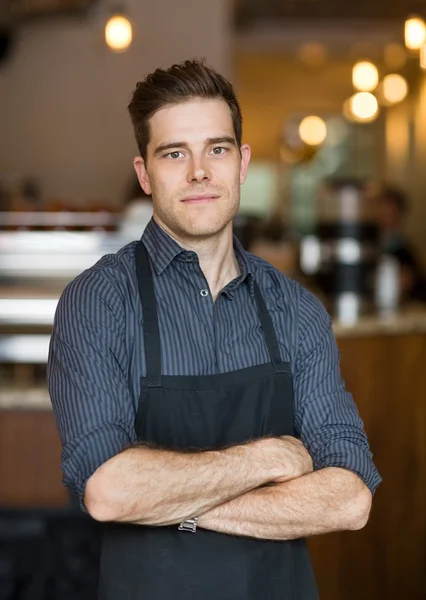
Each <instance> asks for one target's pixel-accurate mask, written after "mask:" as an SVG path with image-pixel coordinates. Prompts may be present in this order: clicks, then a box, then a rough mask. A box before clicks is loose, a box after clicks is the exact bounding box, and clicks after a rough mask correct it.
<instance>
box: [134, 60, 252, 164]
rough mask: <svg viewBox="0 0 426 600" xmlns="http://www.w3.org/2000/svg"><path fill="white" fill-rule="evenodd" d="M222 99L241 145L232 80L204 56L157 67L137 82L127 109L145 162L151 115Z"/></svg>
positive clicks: (240, 120) (238, 116) (239, 121)
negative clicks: (186, 104)
mask: <svg viewBox="0 0 426 600" xmlns="http://www.w3.org/2000/svg"><path fill="white" fill-rule="evenodd" d="M197 98H202V99H222V100H224V101H225V102H226V103H227V105H228V106H229V109H230V111H231V117H232V123H233V127H234V134H235V137H236V140H237V144H238V147H240V146H241V140H242V116H241V109H240V106H239V104H238V101H237V98H236V96H235V93H234V90H233V87H232V85H231V83H230V82H229V81H228V80H227V79H225V77H223V75H220V74H219V73H217V72H216V71H214V70H213V69H211V68H210V67H207V66H206V65H205V64H204V60H186V61H185V62H183V63H180V64H175V65H172V66H171V67H169V68H168V69H165V70H164V69H156V70H155V71H154V72H153V73H151V74H149V75H147V76H146V77H145V79H144V80H143V81H139V82H138V83H137V84H136V89H135V90H134V92H133V95H132V99H131V102H130V104H129V106H128V107H127V108H128V111H129V114H130V117H131V119H132V123H133V129H134V132H135V138H136V143H137V145H138V148H139V152H140V155H141V156H142V158H143V159H144V161H145V162H146V159H147V147H148V144H149V141H150V133H151V132H150V127H149V120H150V118H151V117H152V116H153V115H154V114H155V113H156V112H157V111H159V110H160V109H162V108H165V107H166V106H171V105H173V104H180V103H182V102H186V101H188V100H193V99H197Z"/></svg>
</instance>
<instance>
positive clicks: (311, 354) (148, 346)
mask: <svg viewBox="0 0 426 600" xmlns="http://www.w3.org/2000/svg"><path fill="white" fill-rule="evenodd" d="M129 112H130V115H131V118H132V121H133V126H134V130H135V136H136V140H137V144H138V148H139V152H140V155H139V156H137V157H136V158H135V159H134V167H135V170H136V173H137V175H138V179H139V182H140V185H141V186H142V188H143V190H144V191H145V193H146V194H148V195H152V200H153V211H154V215H153V219H152V220H151V221H150V222H149V224H148V226H147V227H146V229H145V231H144V233H143V235H142V238H141V240H140V241H135V242H132V243H130V244H128V245H126V246H125V247H124V248H122V249H121V250H120V251H119V252H118V253H117V254H115V255H109V256H105V257H104V258H102V259H101V260H100V261H99V262H98V263H97V264H96V265H95V266H94V267H92V268H91V269H88V270H86V271H85V272H84V273H82V274H81V275H80V276H79V277H77V279H75V280H74V281H73V282H72V283H71V284H70V285H69V286H68V287H67V288H66V290H65V291H64V293H63V295H62V297H61V299H60V302H59V305H58V309H57V312H56V316H55V323H54V330H53V334H52V338H51V345H50V353H49V362H48V384H49V390H50V394H51V398H52V404H53V409H54V412H55V415H56V421H57V425H58V428H59V432H60V436H61V440H62V444H63V453H62V469H63V472H64V483H65V485H67V486H68V487H69V488H70V490H71V491H72V492H73V493H74V494H76V495H78V497H79V499H80V503H81V506H82V507H83V509H84V510H86V511H87V512H88V513H89V514H90V515H91V516H92V517H93V518H94V519H96V520H98V521H101V522H103V523H104V536H103V548H102V557H101V568H100V578H99V600H137V599H144V600H171V599H172V598H173V599H174V600H184V599H189V598H190V599H192V600H201V599H202V600H219V599H222V600H225V599H227V600H228V599H229V600H231V599H232V600H265V599H266V598H268V599H269V600H279V599H282V600H284V598H290V597H291V598H294V599H298V600H316V599H317V598H318V593H317V589H316V583H315V579H314V575H313V571H312V567H311V564H310V559H309V555H308V550H307V545H306V542H305V540H304V538H306V537H307V536H311V535H316V534H322V533H327V532H331V531H338V530H355V529H360V528H362V527H364V525H365V524H366V522H367V519H368V516H369V512H370V507H371V502H372V495H373V493H374V491H375V489H376V487H377V485H378V484H379V482H380V476H379V474H378V472H377V470H376V468H375V466H374V464H373V462H372V457H371V453H370V450H369V446H368V442H367V439H366V436H365V433H364V430H363V424H362V421H361V420H360V417H359V415H358V412H357V409H356V406H355V404H354V402H353V399H352V397H351V395H350V394H349V393H348V392H347V391H346V390H345V388H344V383H343V381H342V378H341V376H340V370H339V355H338V350H337V346H336V341H335V338H334V335H333V332H332V327H331V319H330V317H329V316H328V315H327V313H326V312H325V310H324V308H323V306H322V305H321V304H320V302H319V301H318V300H317V299H316V298H315V297H314V296H313V295H312V294H311V293H310V292H308V291H307V290H306V289H304V288H302V287H301V286H300V285H299V284H297V283H296V282H294V281H292V280H290V279H289V278H288V277H286V276H285V275H284V274H283V273H280V272H279V271H278V270H277V269H275V268H274V267H273V266H271V265H270V264H268V263H267V262H266V261H264V260H262V259H260V258H258V257H255V256H254V255H252V254H249V253H247V252H246V251H245V250H244V249H243V247H242V246H241V244H240V243H239V242H238V240H237V238H236V237H235V236H233V230H232V222H233V218H234V217H235V215H236V213H237V211H238V207H239V203H240V186H241V185H242V184H243V183H244V181H245V178H246V173H247V169H248V165H249V161H250V147H249V146H248V145H247V144H243V143H242V118H241V112H240V108H239V105H238V101H237V99H236V97H235V94H234V91H233V88H232V86H231V84H230V83H229V82H228V81H227V80H226V79H225V78H224V77H223V76H221V75H220V74H219V73H217V72H216V71H214V70H212V69H210V68H208V67H207V66H205V64H204V63H203V62H202V61H186V62H185V63H183V64H180V65H173V66H172V67H170V68H169V69H167V70H163V69H157V70H156V71H155V72H154V73H152V74H150V75H148V76H147V77H146V78H145V80H143V81H141V82H139V83H138V84H137V87H136V90H135V91H134V94H133V97H132V100H131V103H130V105H129Z"/></svg>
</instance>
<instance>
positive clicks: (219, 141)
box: [134, 99, 250, 240]
mask: <svg viewBox="0 0 426 600" xmlns="http://www.w3.org/2000/svg"><path fill="white" fill-rule="evenodd" d="M150 130H151V139H150V142H149V144H148V148H147V163H146V165H145V163H144V161H143V159H142V158H140V157H137V158H136V159H135V161H134V166H135V169H136V172H137V174H138V177H139V181H140V184H141V186H142V188H143V189H144V191H145V192H146V193H147V194H152V200H153V208H154V216H155V218H156V220H157V222H158V223H159V224H160V225H161V226H162V227H163V228H164V229H165V230H166V231H169V232H170V233H171V234H175V236H176V237H178V238H181V239H187V240H194V239H195V238H197V239H202V238H208V237H211V236H214V235H215V234H217V233H219V232H220V231H222V230H223V229H225V228H226V227H227V226H228V225H230V223H231V221H232V218H233V217H234V215H235V213H236V212H237V210H238V206H239V202H240V185H241V184H242V183H244V180H245V178H246V173H247V167H248V163H249V160H250V148H249V146H247V145H244V146H242V147H241V154H240V148H238V146H237V140H236V138H235V133H234V128H233V124H232V117H231V112H230V109H229V107H228V105H227V104H226V103H225V102H224V101H223V100H204V99H195V100H190V101H188V102H183V103H182V104H175V105H172V106H168V107H165V108H162V109H161V110H159V111H157V112H156V113H155V114H154V115H153V116H152V117H151V119H150ZM230 226H231V225H230Z"/></svg>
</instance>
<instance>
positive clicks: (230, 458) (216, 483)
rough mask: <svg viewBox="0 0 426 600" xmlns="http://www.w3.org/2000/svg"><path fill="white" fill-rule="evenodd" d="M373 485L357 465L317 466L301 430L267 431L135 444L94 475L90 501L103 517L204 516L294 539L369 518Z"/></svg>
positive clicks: (170, 519)
mask: <svg viewBox="0 0 426 600" xmlns="http://www.w3.org/2000/svg"><path fill="white" fill-rule="evenodd" d="M371 499H372V496H371V492H370V491H369V489H368V488H367V487H366V486H365V484H364V483H363V482H362V481H361V479H360V478H359V477H358V476H357V475H356V474H354V473H352V472H351V471H348V470H345V469H341V468H335V467H329V468H324V469H321V470H318V471H315V472H314V471H313V466H312V460H311V457H310V456H309V453H308V452H307V450H306V449H305V447H304V446H303V444H302V442H300V441H299V440H297V439H296V438H293V437H289V436H285V437H282V438H263V439H260V440H256V441H252V442H249V443H247V444H243V445H238V446H234V447H231V448H227V449H225V450H220V451H205V452H197V453H193V454H191V453H187V452H185V453H181V452H174V451H169V450H160V449H153V448H148V447H144V446H138V447H133V448H130V449H128V450H125V451H124V452H122V453H120V454H118V455H116V456H114V457H113V458H111V459H109V460H108V461H107V462H105V463H104V464H103V465H101V466H100V467H99V468H98V469H97V470H96V471H95V473H94V474H93V475H92V476H91V477H90V478H89V480H88V482H87V484H86V488H85V494H84V503H85V506H86V509H87V510H88V512H89V513H90V514H91V516H92V517H93V518H94V519H96V520H99V521H118V522H127V523H136V524H142V525H150V526H164V525H173V524H177V523H180V522H181V521H183V520H185V519H188V518H191V517H194V516H198V517H199V521H198V526H199V527H202V528H205V529H210V530H212V531H218V532H222V533H227V534H230V535H240V536H248V537H255V538H260V539H274V540H288V539H294V538H299V537H306V536H311V535H316V534H321V533H327V532H331V531H338V530H345V529H347V530H355V529H361V528H362V527H364V525H365V524H366V523H367V520H368V515H369V512H370V508H371Z"/></svg>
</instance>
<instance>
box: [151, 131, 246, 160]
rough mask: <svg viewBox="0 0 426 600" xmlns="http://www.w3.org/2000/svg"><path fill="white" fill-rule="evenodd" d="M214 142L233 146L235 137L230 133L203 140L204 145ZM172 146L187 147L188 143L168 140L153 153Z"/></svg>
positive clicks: (169, 148) (235, 143) (156, 154)
mask: <svg viewBox="0 0 426 600" xmlns="http://www.w3.org/2000/svg"><path fill="white" fill-rule="evenodd" d="M214 144H231V145H232V146H235V147H236V146H237V142H236V140H235V138H233V137H232V136H230V135H223V136H221V137H214V138H207V139H206V140H205V145H206V146H212V145H214ZM172 148H188V143H187V142H170V143H167V144H160V145H159V146H157V147H156V149H155V150H154V155H155V156H158V154H161V153H162V152H165V151H166V150H171V149H172Z"/></svg>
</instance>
